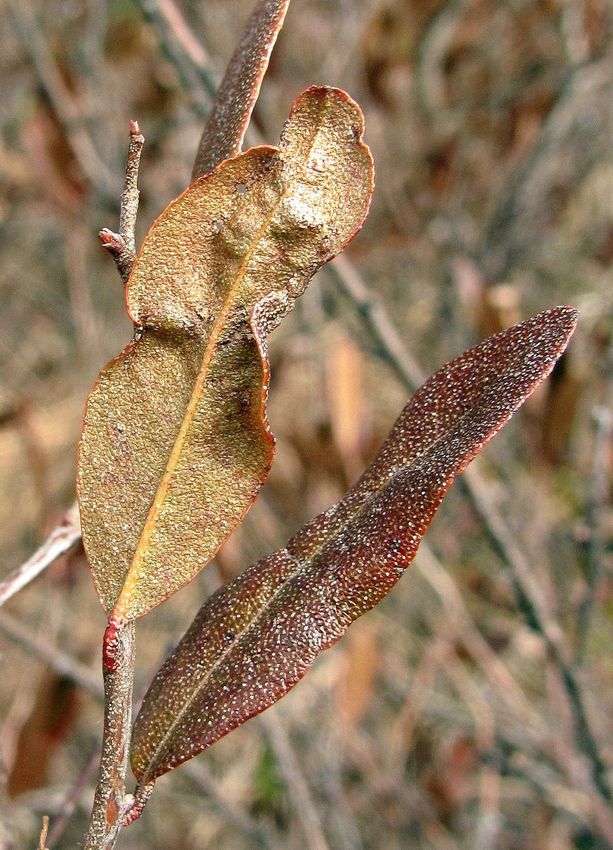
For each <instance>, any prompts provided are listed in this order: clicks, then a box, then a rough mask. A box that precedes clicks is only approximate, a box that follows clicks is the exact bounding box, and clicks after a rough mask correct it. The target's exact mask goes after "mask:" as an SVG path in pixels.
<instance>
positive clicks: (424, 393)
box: [132, 307, 576, 807]
mask: <svg viewBox="0 0 613 850" xmlns="http://www.w3.org/2000/svg"><path fill="white" fill-rule="evenodd" d="M575 323H576V311H575V310H573V309H572V308H570V307H557V308H554V309H552V310H549V311H547V312H544V313H540V314H539V315H538V316H536V317H534V318H533V319H530V320H529V321H526V322H523V323H522V324H519V325H516V326H515V327H513V328H510V329H509V330H506V331H504V332H502V333H500V334H496V335H495V336H493V337H490V338H488V339H486V340H485V341H484V342H482V343H481V344H480V345H478V346H476V347H475V348H472V349H470V350H469V351H467V352H465V353H464V354H462V355H461V356H460V357H459V358H457V359H456V360H453V361H452V362H450V363H448V364H447V365H446V366H444V367H443V368H442V369H441V370H440V371H439V372H437V373H436V374H435V375H434V376H433V377H431V378H430V379H429V380H428V381H427V382H426V383H425V384H424V385H423V386H422V387H421V389H419V390H418V391H417V393H415V395H414V396H413V398H412V399H411V400H410V401H409V403H408V404H407V405H406V407H405V408H404V410H403V412H402V413H401V415H400V417H399V419H398V420H397V422H396V424H395V425H394V427H393V428H392V431H391V432H390V435H389V436H388V438H387V440H386V442H385V444H384V445H383V447H382V448H381V450H380V452H379V454H378V456H377V457H376V459H375V460H374V462H373V463H372V464H371V466H370V467H369V468H368V469H367V470H366V472H365V473H364V475H363V476H362V478H361V479H360V480H359V481H358V483H357V485H356V486H355V487H354V488H353V490H351V491H350V492H349V494H348V495H347V496H346V497H345V498H344V499H343V500H342V501H340V502H338V503H337V504H336V505H335V506H334V507H332V508H331V509H330V510H328V511H326V512H325V513H323V514H320V516H318V517H316V518H315V519H314V520H313V521H312V522H311V523H309V524H308V525H306V526H305V527H304V528H303V529H302V530H301V531H299V532H298V533H297V534H296V535H295V536H294V537H293V538H292V539H291V540H290V542H289V543H288V544H287V546H286V548H284V549H281V550H279V551H278V552H275V553H274V554H273V555H270V556H269V557H268V558H265V559H263V560H262V561H259V562H258V563H257V564H255V565H254V566H252V567H251V568H250V569H248V570H247V571H246V572H245V573H243V574H242V575H241V576H239V578H237V579H235V580H234V581H233V582H231V583H230V584H228V585H227V586H226V587H223V588H221V589H220V590H219V591H217V593H215V594H213V596H211V597H210V598H209V599H208V600H207V601H206V602H205V604H204V605H203V607H202V608H201V609H200V611H199V613H198V615H197V616H196V619H195V620H194V622H193V623H192V625H191V626H190V628H189V630H188V631H187V633H186V635H185V636H184V637H183V639H182V640H181V642H180V643H179V645H178V647H177V648H176V650H175V651H174V652H173V653H172V654H171V656H170V657H169V658H168V660H167V661H166V662H165V664H164V665H163V667H162V668H161V670H160V671H159V672H158V674H157V675H156V677H155V679H154V680H153V683H152V685H151V687H150V688H149V691H148V693H147V695H146V696H145V700H144V702H143V706H142V708H141V711H140V714H139V715H138V718H137V720H136V723H135V727H134V734H133V739H132V769H133V771H134V774H135V776H136V777H137V779H138V780H139V787H138V790H137V798H138V800H139V802H138V805H139V806H141V807H142V805H144V801H145V799H146V797H147V795H148V792H149V790H150V788H151V785H152V783H153V782H154V781H155V779H156V778H157V777H158V776H161V775H162V774H163V773H165V772H166V771H168V770H170V769H171V768H173V767H176V766H177V765H178V764H180V763H181V762H183V761H185V760H187V759H189V758H191V757H192V756H194V755H196V754H197V753H199V752H201V751H202V750H203V749H205V748H206V747H208V746H210V745H211V744H213V743H214V742H215V741H217V740H219V738H221V737H223V736H224V735H226V734H227V733H228V732H230V731H231V730H232V729H234V728H235V727H236V726H239V725H240V724H241V723H243V722H244V721H245V720H247V719H248V718H250V717H252V716H253V715H255V714H258V713H259V712H261V711H263V710H264V709H265V708H267V707H268V706H270V705H272V704H273V703H274V702H276V700H278V699H279V698H280V697H282V696H283V695H284V694H285V693H287V691H288V690H290V688H292V687H293V686H294V685H295V684H296V682H298V680H299V679H300V678H301V677H302V676H303V675H304V673H305V672H306V670H307V669H308V667H309V666H310V665H311V664H312V663H313V661H314V659H315V657H316V656H317V655H318V653H319V652H321V651H322V650H323V649H327V648H328V647H329V646H331V645H332V644H333V643H334V642H335V641H336V640H338V638H339V637H340V636H341V635H342V634H343V632H344V631H345V630H346V629H347V627H348V626H349V625H350V623H352V622H353V620H355V619H356V618H357V617H359V616H360V615H361V614H364V613H365V612H366V611H368V610H369V609H370V608H372V607H373V606H374V605H376V604H377V603H378V602H380V601H381V599H383V597H384V596H385V595H386V594H387V593H388V592H389V591H390V590H391V588H392V587H393V586H394V585H395V584H396V582H397V581H398V579H399V578H400V576H401V575H402V573H403V571H404V569H405V568H406V567H407V566H408V564H409V563H410V562H411V560H412V558H413V556H414V555H415V552H416V550H417V547H418V545H419V543H420V540H421V538H422V536H423V534H424V532H425V530H426V528H427V527H428V525H429V523H430V521H431V519H432V516H433V515H434V512H435V511H436V508H437V507H438V505H439V503H440V501H441V499H442V498H443V495H444V494H445V492H446V491H447V489H448V487H449V485H450V484H451V482H452V480H453V478H454V477H455V476H456V475H457V474H458V473H460V472H461V471H462V470H463V469H464V467H465V466H466V465H467V464H468V463H469V461H470V460H471V459H472V458H473V457H474V456H475V455H476V454H477V453H478V452H479V451H480V449H481V448H483V446H484V445H485V444H486V443H487V442H488V441H489V440H490V439H491V437H492V436H493V435H494V434H495V433H496V431H498V430H499V429H500V428H501V427H502V426H503V425H504V424H505V422H507V421H508V419H509V418H510V417H511V415H512V414H513V412H514V411H515V410H516V409H517V408H518V407H519V406H520V405H521V403H522V402H523V401H524V399H525V398H526V397H527V396H528V395H529V394H530V393H531V392H532V391H533V390H534V388H535V387H536V386H537V384H539V383H540V382H541V381H542V380H543V378H545V377H546V375H547V374H548V373H549V372H550V370H551V368H552V366H553V364H554V362H555V360H556V359H557V358H558V357H559V356H560V354H561V352H562V351H563V349H564V348H565V346H566V344H567V342H568V339H569V337H570V335H571V334H572V331H573V329H574V326H575Z"/></svg>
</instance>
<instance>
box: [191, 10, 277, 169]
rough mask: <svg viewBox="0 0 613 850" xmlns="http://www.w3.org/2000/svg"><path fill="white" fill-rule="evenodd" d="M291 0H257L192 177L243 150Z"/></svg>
mask: <svg viewBox="0 0 613 850" xmlns="http://www.w3.org/2000/svg"><path fill="white" fill-rule="evenodd" d="M288 6H289V0H258V2H257V3H256V6H255V9H254V10H253V12H252V14H251V16H250V18H249V20H248V21H247V26H246V27H245V31H244V33H243V37H242V38H241V40H240V42H239V44H238V46H237V48H236V50H235V51H234V54H233V56H232V58H231V59H230V62H229V64H228V67H227V69H226V73H225V74H224V78H223V80H222V81H221V84H220V86H219V89H218V91H217V94H216V95H215V100H214V102H213V106H212V108H211V114H210V115H209V118H208V120H207V122H206V124H205V126H204V130H203V131H202V136H201V137H200V143H199V145H198V153H197V154H196V160H195V162H194V167H193V169H192V180H196V178H197V177H202V175H203V174H207V173H208V172H209V171H212V170H213V168H215V167H216V166H217V165H218V164H219V163H220V162H221V161H222V160H224V159H228V158H229V157H231V156H234V155H235V154H237V153H240V149H241V145H242V143H243V138H244V136H245V132H246V130H247V125H248V124H249V119H250V117H251V113H252V111H253V107H254V106H255V102H256V100H257V98H258V94H259V92H260V86H261V85H262V80H263V78H264V74H265V73H266V68H267V67H268V60H269V58H270V54H271V52H272V49H273V47H274V44H275V41H276V39H277V34H278V33H279V30H280V29H281V27H282V26H283V21H284V19H285V13H286V12H287V7H288Z"/></svg>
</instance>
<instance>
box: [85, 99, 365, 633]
mask: <svg viewBox="0 0 613 850" xmlns="http://www.w3.org/2000/svg"><path fill="white" fill-rule="evenodd" d="M362 130H363V121H362V115H361V112H360V110H359V107H358V106H357V105H356V104H355V103H354V102H353V101H352V100H351V99H350V98H349V97H348V96H347V95H346V94H345V93H344V92H341V91H339V90H338V89H329V88H323V87H322V88H318V87H313V88H311V89H307V91H305V92H303V94H302V95H300V97H299V98H298V99H297V100H296V102H295V104H294V107H293V109H292V112H291V115H290V118H289V120H288V122H287V124H286V126H285V128H284V131H283V134H282V137H281V145H280V147H279V148H273V147H259V148H252V149H251V150H249V151H247V152H246V153H244V154H242V155H240V156H238V157H236V158H235V159H231V160H227V161H226V162H225V163H223V164H222V165H221V166H220V167H219V168H218V169H217V170H216V171H214V172H212V173H211V174H209V175H207V176H206V177H203V178H201V179H199V180H197V181H196V182H195V183H194V184H192V186H190V188H189V189H188V190H187V191H186V192H184V193H183V195H181V196H180V197H179V198H178V199H177V200H176V201H174V202H173V203H171V204H170V205H169V206H168V207H167V208H166V210H165V211H164V212H163V213H162V215H161V216H160V218H159V219H158V220H157V221H156V222H155V224H154V225H153V227H152V228H151V230H150V231H149V234H148V235H147V238H146V239H145V241H144V243H143V246H142V249H141V252H140V254H139V257H138V259H137V261H136V264H135V267H134V270H133V271H132V274H131V276H130V280H129V281H128V285H127V292H126V300H127V306H128V312H129V314H130V317H131V318H132V320H133V321H134V323H135V325H136V326H137V334H136V336H135V339H134V341H133V342H132V343H130V344H129V345H128V346H127V347H126V348H125V349H124V351H123V352H122V353H121V354H120V355H119V357H117V358H116V359H115V360H112V361H111V362H110V363H109V364H108V365H107V366H106V367H105V369H103V371H102V372H101V374H100V376H99V378H98V381H97V383H96V385H95V386H94V388H93V390H92V392H91V394H90V396H89V400H88V403H87V408H86V413H85V422H84V427H83V435H82V439H81V445H80V453H79V473H78V491H79V505H80V510H81V518H82V526H83V540H84V543H85V548H86V552H87V555H88V558H89V561H90V564H91V566H92V570H93V573H94V579H95V582H96V586H97V588H98V592H99V595H100V598H101V600H102V604H103V606H104V608H105V609H106V610H107V612H109V613H110V612H113V611H114V614H115V615H116V616H123V617H126V618H128V619H131V618H135V617H139V616H142V615H143V614H145V613H146V612H147V611H148V610H150V609H151V608H153V607H154V606H155V605H157V604H158V603H159V602H161V601H162V600H163V599H165V598H166V597H168V596H169V595H170V594H172V593H173V592H174V591H176V590H177V589H178V588H179V587H181V586H182V585H184V584H185V583H186V582H188V581H189V580H190V579H192V578H193V576H194V575H195V574H196V573H197V572H198V571H199V570H200V569H201V568H202V567H204V566H205V565H206V564H207V563H208V561H209V560H210V559H211V558H212V557H213V555H214V554H215V551H216V550H217V549H218V547H219V546H220V545H221V543H222V542H223V540H224V539H225V538H226V537H227V536H228V535H229V534H230V532H231V531H232V530H233V529H234V528H235V527H236V525H237V524H238V523H239V522H240V520H241V519H242V517H243V515H244V514H245V512H246V511H247V510H248V508H249V507H250V505H251V503H252V502H253V500H254V498H255V496H256V494H257V492H258V490H259V488H260V486H261V484H262V482H263V481H264V479H265V478H266V475H267V473H268V470H269V468H270V464H271V461H272V454H273V444H274V438H273V436H272V434H271V432H270V428H269V426H268V422H267V419H266V397H267V391H268V371H269V370H268V359H267V349H266V335H267V334H268V332H269V331H270V330H271V329H272V328H273V327H275V325H276V324H277V323H278V321H279V320H280V319H281V317H282V316H283V315H284V314H285V313H287V311H288V310H290V309H291V307H292V304H293V301H294V299H295V298H296V297H297V296H298V295H300V294H302V292H303V291H304V289H305V287H306V285H307V283H308V281H309V280H310V278H311V276H312V275H313V274H314V272H315V271H316V270H317V269H318V268H319V267H320V266H321V265H323V263H325V262H326V261H327V260H329V259H330V258H331V257H333V256H334V255H335V254H337V253H338V252H339V251H340V250H342V248H343V247H344V246H345V245H346V244H347V242H348V241H349V240H350V239H351V238H352V236H353V235H354V234H355V233H356V231H357V230H358V229H359V228H360V227H361V225H362V222H363V220H364V218H365V216H366V213H367V210H368V205H369V202H370V196H371V193H372V182H373V166H372V158H371V156H370V152H369V150H368V148H367V147H366V146H365V145H364V144H363V143H362V142H361V137H362Z"/></svg>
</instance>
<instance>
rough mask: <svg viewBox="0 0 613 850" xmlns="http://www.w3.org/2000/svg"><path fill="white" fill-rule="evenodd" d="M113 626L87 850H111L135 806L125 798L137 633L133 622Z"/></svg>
mask: <svg viewBox="0 0 613 850" xmlns="http://www.w3.org/2000/svg"><path fill="white" fill-rule="evenodd" d="M113 626H114V628H113V653H112V659H113V660H112V664H111V665H110V666H109V664H108V659H109V655H108V645H107V644H108V641H107V640H106V635H105V655H104V657H105V663H104V664H103V672H104V732H103V736H102V757H101V759H100V775H99V778H98V785H97V787H96V793H95V796H94V807H93V810H92V816H91V821H90V825H89V831H88V834H87V838H86V840H85V846H84V850H112V848H113V847H114V846H115V841H116V840H117V836H118V834H119V830H120V829H121V825H122V820H123V816H124V814H125V812H126V810H127V809H128V808H130V806H131V804H132V799H131V797H129V796H128V797H126V793H125V779H126V771H127V768H128V754H129V750H130V727H131V721H132V686H133V679H134V635H135V629H134V623H133V622H123V623H121V624H113ZM107 631H108V629H107Z"/></svg>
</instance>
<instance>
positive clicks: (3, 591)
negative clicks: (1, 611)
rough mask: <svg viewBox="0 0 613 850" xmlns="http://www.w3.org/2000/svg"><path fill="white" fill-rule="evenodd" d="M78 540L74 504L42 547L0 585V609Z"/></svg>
mask: <svg viewBox="0 0 613 850" xmlns="http://www.w3.org/2000/svg"><path fill="white" fill-rule="evenodd" d="M80 539H81V525H80V522H79V509H78V507H77V505H76V504H75V505H73V506H72V507H71V508H69V510H68V511H67V512H66V515H65V516H64V519H63V520H62V522H61V523H60V525H58V526H57V528H54V529H53V531H52V532H51V534H50V535H49V537H47V539H46V540H45V542H44V543H43V544H42V546H40V548H38V549H37V550H36V552H35V553H34V554H33V555H32V556H31V557H30V558H28V560H27V561H26V562H25V563H24V564H22V565H21V566H20V567H17V569H16V570H13V572H12V573H10V574H9V575H8V576H7V577H6V578H5V579H4V581H3V582H2V583H0V607H1V606H2V605H4V603H5V602H6V601H7V600H9V599H10V598H11V597H12V596H14V595H15V594H16V593H17V592H18V591H20V590H21V589H22V588H24V587H25V586H26V585H27V584H29V583H30V582H31V581H32V580H33V579H35V578H36V576H37V575H39V574H40V573H42V572H43V570H45V569H46V568H47V567H48V566H50V565H51V564H52V563H53V562H54V561H55V560H57V559H58V558H59V557H60V555H63V554H64V553H65V552H68V551H69V550H70V549H72V548H73V546H76V544H77V543H78V542H79V540H80Z"/></svg>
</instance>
